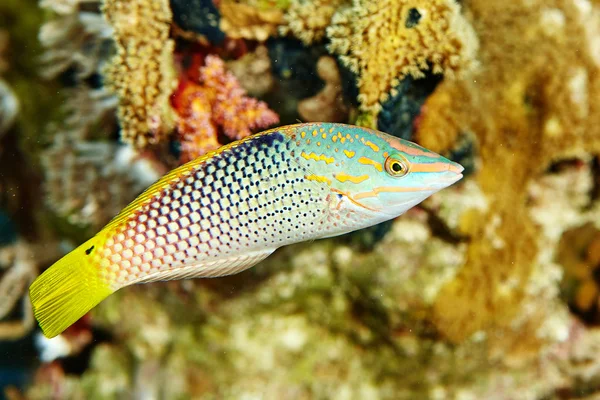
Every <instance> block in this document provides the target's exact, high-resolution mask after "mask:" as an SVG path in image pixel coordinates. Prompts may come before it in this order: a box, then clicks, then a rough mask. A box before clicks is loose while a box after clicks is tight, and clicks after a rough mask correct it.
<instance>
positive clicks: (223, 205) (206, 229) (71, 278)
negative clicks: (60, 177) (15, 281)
mask: <svg viewBox="0 0 600 400" xmlns="http://www.w3.org/2000/svg"><path fill="white" fill-rule="evenodd" d="M462 171H463V167H462V166H461V165H460V164H458V163H455V162H453V161H450V160H448V159H446V158H444V157H442V156H441V155H439V154H437V153H434V152H432V151H430V150H427V149H425V148H423V147H421V146H419V145H417V144H415V143H412V142H409V141H406V140H403V139H400V138H396V137H394V136H391V135H388V134H386V133H383V132H379V131H376V130H372V129H367V128H364V127H358V126H353V125H346V124H336V123H317V122H315V123H300V124H295V125H288V126H282V127H278V128H274V129H270V130H267V131H264V132H261V133H257V134H255V135H252V136H249V137H247V138H244V139H242V140H239V141H236V142H233V143H231V144H228V145H225V146H223V147H221V148H220V149H217V150H216V151H213V152H210V153H208V154H206V155H204V156H201V157H199V158H197V159H195V160H192V161H190V162H188V163H186V164H184V165H182V166H180V167H178V168H176V169H174V170H172V171H171V172H169V173H167V174H166V175H165V176H164V177H162V178H161V179H159V180H158V181H157V182H155V183H154V184H152V185H151V186H150V187H149V188H148V189H146V190H145V191H144V192H143V193H142V194H140V195H139V196H138V197H137V198H136V199H135V200H134V201H133V202H132V203H130V204H129V205H128V206H126V207H125V208H124V209H123V210H122V211H121V212H120V213H119V214H118V215H117V216H116V217H114V218H113V219H112V220H111V221H110V222H109V223H108V224H107V225H106V226H105V227H104V228H103V229H102V230H100V232H98V233H97V234H96V235H95V236H94V237H92V238H91V239H89V240H87V241H85V242H84V243H83V244H81V245H80V246H79V247H77V248H75V249H74V250H73V251H71V252H70V253H68V254H66V255H65V256H64V257H62V258H61V259H60V260H58V261H57V262H56V263H54V264H53V265H52V266H50V268H48V269H47V270H46V271H44V272H43V273H42V274H41V275H40V276H39V277H38V278H37V279H36V280H35V281H34V282H33V283H32V284H31V286H30V289H29V292H30V299H31V303H32V307H33V311H34V315H35V317H36V319H37V321H38V323H39V326H40V327H41V329H42V332H43V333H44V335H45V336H47V337H49V338H51V337H54V336H57V335H59V334H60V333H62V332H63V331H64V330H65V329H66V328H68V327H69V326H70V325H72V324H73V323H74V322H76V321H77V320H78V319H79V318H81V317H82V316H83V315H84V314H86V313H87V312H88V311H90V310H91V309H92V308H93V307H95V306H96V305H97V304H98V303H100V302H101V301H102V300H104V299H105V298H106V297H108V296H109V295H111V294H112V293H114V292H115V291H117V290H119V289H122V288H124V287H126V286H130V285H133V284H139V283H149V282H156V281H167V280H173V279H187V278H200V277H219V276H225V275H231V274H235V273H238V272H241V271H243V270H246V269H248V268H250V267H252V266H254V265H256V264H257V263H259V262H260V261H262V260H263V259H265V258H266V257H268V256H269V255H270V254H272V253H273V252H274V251H275V250H276V249H278V248H279V247H282V246H286V245H290V244H293V243H298V242H303V241H308V240H314V239H321V238H328V237H334V236H338V235H342V234H345V233H348V232H352V231H356V230H359V229H362V228H366V227H369V226H372V225H375V224H378V223H380V222H383V221H387V220H390V219H393V218H396V217H398V216H399V215H401V214H403V213H404V212H405V211H407V210H408V209H410V208H411V207H413V206H415V205H417V204H418V203H420V202H421V201H423V200H425V199H426V198H427V197H429V196H431V195H432V194H434V193H436V192H437V191H439V190H441V189H444V188H446V187H448V186H450V185H452V184H453V183H455V182H457V181H459V180H460V179H461V178H462Z"/></svg>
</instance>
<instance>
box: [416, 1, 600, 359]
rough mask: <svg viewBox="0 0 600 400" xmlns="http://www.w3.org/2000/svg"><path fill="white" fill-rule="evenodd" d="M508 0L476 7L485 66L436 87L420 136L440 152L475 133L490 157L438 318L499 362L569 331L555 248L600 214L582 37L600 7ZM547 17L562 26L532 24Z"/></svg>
mask: <svg viewBox="0 0 600 400" xmlns="http://www.w3.org/2000/svg"><path fill="white" fill-rule="evenodd" d="M505 5H506V4H505V3H502V4H500V2H494V1H493V2H472V3H470V4H469V12H470V13H471V14H472V18H473V21H474V27H475V29H476V30H477V31H478V34H479V37H480V38H481V56H480V58H481V63H482V69H481V71H480V72H479V73H478V74H476V75H474V76H473V78H472V79H470V80H463V81H461V80H455V81H446V80H445V81H444V82H442V83H441V84H440V86H439V87H438V89H437V90H436V92H434V93H433V95H432V96H431V97H430V98H429V99H428V100H427V101H426V103H425V107H426V109H427V111H426V112H425V113H424V114H423V115H422V118H421V119H420V123H419V131H418V136H417V138H418V140H420V142H421V143H422V144H424V145H425V146H429V147H431V148H433V149H436V150H440V151H444V150H445V149H449V147H450V146H452V144H451V143H453V142H454V141H455V140H456V138H457V137H458V135H459V134H460V133H461V132H464V131H469V132H473V133H474V134H475V135H476V137H477V143H478V152H479V154H480V156H481V160H482V162H481V165H480V170H479V172H478V174H477V177H476V179H477V182H478V183H479V185H480V187H481V190H482V192H483V193H484V194H485V196H486V198H487V199H488V202H489V207H488V209H487V210H486V211H483V212H472V213H466V214H464V215H463V216H462V217H461V218H459V223H458V227H457V229H458V230H459V231H460V232H461V233H462V235H464V236H466V237H468V238H469V247H468V250H467V260H466V263H465V265H464V266H463V268H462V269H461V270H460V272H459V273H458V274H457V275H456V277H455V279H454V280H453V281H451V282H449V283H448V284H447V285H446V286H445V287H444V288H443V290H442V291H441V292H440V295H439V297H438V300H437V301H436V304H435V306H434V321H435V325H436V327H437V328H438V329H439V330H440V331H441V333H442V334H444V335H445V336H446V337H447V338H449V339H451V340H453V341H456V342H460V341H462V340H464V339H465V338H468V337H471V336H472V335H475V334H478V333H480V334H483V335H486V336H487V337H488V338H489V340H490V346H491V347H492V348H494V347H496V345H497V347H496V349H495V351H493V352H494V353H495V354H497V355H499V356H500V354H501V356H500V357H501V358H510V357H511V354H512V353H511V352H512V351H513V350H514V351H515V354H518V355H519V356H518V357H517V358H520V359H523V357H524V356H525V355H527V354H528V355H532V354H535V353H537V352H538V351H539V349H540V348H541V347H544V344H548V343H554V342H556V341H557V340H558V341H560V340H565V338H566V337H567V336H568V326H567V325H568V322H567V320H566V319H565V318H564V317H561V315H563V316H564V315H565V314H566V309H565V307H564V305H560V304H558V299H557V282H558V281H559V280H560V277H561V267H560V266H559V265H557V264H556V262H555V261H554V258H555V256H556V254H555V252H556V247H557V244H558V241H559V240H560V236H561V235H562V233H563V232H565V231H566V230H570V229H572V228H574V227H576V226H579V225H582V224H586V223H589V222H593V221H598V220H600V218H599V215H598V204H597V199H596V201H595V202H593V199H590V197H589V196H590V193H591V192H592V188H593V176H594V170H593V169H592V165H591V164H592V163H591V162H590V156H591V155H597V154H598V153H599V152H600V147H599V146H600V140H598V138H599V137H600V132H599V131H598V122H597V121H598V119H599V118H600V112H599V109H598V105H597V104H596V103H595V102H593V101H591V99H594V98H598V95H599V93H598V90H600V81H599V80H598V76H599V75H598V68H599V65H600V64H599V63H598V61H597V60H596V59H595V58H594V55H593V54H594V53H593V50H592V48H590V47H589V43H590V42H588V41H586V40H582V38H586V37H587V36H586V35H587V34H586V32H587V31H588V27H597V26H598V21H599V19H598V18H599V13H598V11H597V10H595V11H594V12H591V9H585V7H586V6H585V5H584V4H583V3H581V4H579V5H578V4H575V3H571V2H566V1H564V2H563V1H556V2H553V7H554V8H547V7H549V6H548V5H547V4H546V3H543V4H542V2H528V3H527V4H525V3H518V4H517V3H515V4H511V5H510V7H505ZM580 7H584V8H583V9H582V8H580ZM590 7H591V5H590ZM549 13H550V14H549ZM548 15H554V16H558V17H559V18H558V19H557V21H555V22H556V24H553V25H550V26H549V25H546V24H543V23H541V22H539V23H533V22H532V21H545V19H544V17H545V16H548ZM555 19H556V18H555ZM516 38H520V39H516ZM458 99H460V100H459V101H457V100H458ZM474 111H477V112H474ZM571 158H578V159H580V160H582V163H581V166H579V167H577V168H576V170H575V171H574V172H571V173H570V172H569V171H565V172H564V174H569V173H570V174H571V175H569V177H568V178H561V177H560V176H550V177H548V178H544V179H542V177H543V176H544V174H546V173H547V171H548V170H549V169H550V168H551V166H552V165H553V163H555V162H558V161H561V160H565V159H571ZM573 174H574V175H573ZM575 178H577V179H576V180H574V179H575ZM567 194H568V195H567ZM561 320H562V322H561ZM525 337H526V338H528V339H529V340H527V341H525V340H523V338H525ZM498 338H502V339H500V340H498ZM525 358H526V357H525Z"/></svg>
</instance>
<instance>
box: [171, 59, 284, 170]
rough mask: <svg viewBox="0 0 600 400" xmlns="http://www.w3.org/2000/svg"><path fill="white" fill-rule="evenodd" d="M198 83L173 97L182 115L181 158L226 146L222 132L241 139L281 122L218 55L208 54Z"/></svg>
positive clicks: (182, 86)
mask: <svg viewBox="0 0 600 400" xmlns="http://www.w3.org/2000/svg"><path fill="white" fill-rule="evenodd" d="M198 81H199V82H198V83H195V82H192V81H184V82H182V83H181V84H180V86H179V88H178V90H177V91H176V92H175V94H174V95H173V97H172V104H173V107H174V108H175V110H177V112H178V114H179V116H180V118H179V123H178V133H179V140H180V142H181V161H182V162H186V161H189V160H192V159H194V158H196V157H198V156H200V155H202V154H205V153H206V152H208V151H211V150H214V149H216V148H218V147H219V146H221V145H222V143H220V142H219V140H218V136H219V133H220V132H222V133H224V134H225V135H226V136H227V137H228V138H230V139H232V140H237V139H241V138H244V137H246V136H248V135H250V134H251V133H252V130H253V129H257V128H264V127H267V126H269V125H272V124H275V123H277V122H279V116H278V115H277V114H276V113H275V112H273V111H272V110H270V109H269V108H268V107H267V104H266V103H264V102H262V101H259V100H256V99H254V98H250V97H247V96H246V91H245V90H244V89H243V88H242V87H241V86H240V84H239V82H238V81H237V79H236V78H235V76H233V74H231V73H230V72H228V71H227V70H226V67H225V63H224V62H223V60H221V59H220V58H219V57H218V56H215V55H208V56H206V59H205V60H204V66H203V67H200V74H199V77H198Z"/></svg>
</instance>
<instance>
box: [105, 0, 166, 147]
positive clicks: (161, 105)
mask: <svg viewBox="0 0 600 400" xmlns="http://www.w3.org/2000/svg"><path fill="white" fill-rule="evenodd" d="M103 12H104V14H105V15H106V18H107V19H108V21H109V23H110V24H111V25H112V27H113V29H114V39H115V42H116V44H117V54H116V55H115V56H114V57H113V59H112V60H111V62H110V64H109V65H108V66H107V68H106V78H107V86H108V87H109V89H110V90H111V91H113V92H115V93H116V94H117V95H118V97H119V112H118V115H119V120H120V122H121V130H122V133H121V140H123V141H124V142H126V143H130V144H133V145H134V146H136V147H144V146H146V145H148V144H154V143H157V142H158V141H159V140H160V139H161V138H162V137H163V136H164V135H165V134H166V133H168V132H169V131H171V129H172V128H173V125H174V113H173V111H172V110H171V108H170V106H169V96H170V94H171V92H172V90H173V89H174V88H175V86H176V79H175V72H174V67H173V65H172V62H173V61H172V60H173V58H172V54H173V49H174V43H173V41H172V40H170V39H169V29H170V24H171V17H172V15H171V10H170V8H169V1H168V0H129V1H120V0H106V1H105V2H104V8H103Z"/></svg>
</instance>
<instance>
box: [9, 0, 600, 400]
mask: <svg viewBox="0 0 600 400" xmlns="http://www.w3.org/2000/svg"><path fill="white" fill-rule="evenodd" d="M297 120H301V121H332V122H333V121H335V122H347V123H354V124H357V125H363V126H368V127H373V128H378V129H380V130H383V131H386V132H388V133H391V134H394V135H396V136H399V137H402V138H405V139H409V140H413V141H415V142H418V143H419V144H421V145H423V146H425V147H428V148H430V149H432V150H434V151H437V152H440V153H442V154H444V155H446V156H448V157H450V158H452V159H453V160H455V161H458V162H460V163H462V164H463V165H464V166H465V167H466V172H467V173H466V177H465V178H464V179H463V180H462V181H461V182H460V183H459V184H457V185H454V186H452V187H451V188H449V189H446V190H444V191H442V192H441V193H439V194H436V195H434V196H433V198H431V199H429V200H427V201H426V202H425V203H424V204H422V205H421V206H419V207H417V208H415V209H413V210H411V211H410V212H408V213H407V214H406V215H404V216H402V217H400V218H398V219H396V220H395V221H392V222H390V223H385V224H382V225H379V226H376V227H373V228H371V229H367V230H364V231H361V232H357V233H354V234H351V235H347V236H343V237H339V238H334V239H328V240H321V241H316V242H312V243H303V244H299V245H296V246H292V247H288V248H284V249H281V250H279V251H278V252H277V253H276V254H275V255H273V256H271V257H270V258H269V259H267V260H266V261H264V262H262V263H261V264H259V265H258V266H257V267H255V268H253V269H251V270H248V271H246V272H243V273H241V274H239V275H236V276H232V277H227V278H220V279H212V280H210V279H207V280H189V281H177V282H168V283H159V284H151V285H141V286H136V287H131V288H127V289H125V290H122V291H120V292H118V293H116V294H115V295H113V296H111V297H109V298H108V299H107V300H106V301H104V302H103V303H101V304H100V305H99V306H98V307H96V308H95V309H94V310H93V311H92V312H91V313H89V314H88V315H86V316H85V317H84V318H82V319H81V320H80V321H79V322H78V323H77V324H75V325H74V326H73V327H71V328H70V329H69V330H67V331H66V332H65V333H64V334H62V335H60V336H59V337H57V338H55V339H53V340H47V339H44V338H43V337H42V336H41V334H40V333H39V331H38V330H37V329H36V324H35V322H34V320H33V317H32V313H31V309H30V305H29V300H28V297H27V288H28V286H29V284H30V283H31V281H32V280H33V279H35V277H36V276H37V275H38V274H39V273H40V272H41V271H43V270H44V269H45V268H47V267H48V266H49V265H50V264H52V262H54V261H55V260H56V259H58V258H59V257H60V256H61V255H63V254H65V253H66V252H68V251H69V250H70V249H72V248H73V247H74V246H76V245H78V244H80V243H82V242H83V241H84V240H85V239H87V238H88V237H90V236H91V235H93V234H94V233H95V232H96V231H97V230H98V229H99V228H101V227H102V226H103V225H104V224H105V223H106V222H107V221H108V220H109V219H110V218H111V217H112V216H114V215H115V214H117V213H118V211H119V210H120V209H121V208H122V207H123V206H125V205H126V204H128V203H129V202H130V201H131V200H132V199H133V198H134V197H135V196H136V195H137V194H139V193H140V192H141V191H142V190H143V189H144V188H145V187H147V186H148V185H149V184H150V183H152V182H153V181H154V180H156V179H157V178H159V177H160V176H161V175H163V174H164V173H165V172H166V171H168V170H170V169H171V168H173V167H175V166H177V165H179V164H181V163H183V162H185V161H187V160H190V159H192V158H195V157H197V156H199V155H201V154H204V153H206V152H207V151H210V150H213V149H216V148H218V147H219V146H221V145H223V144H226V143H228V142H230V141H233V140H236V139H239V138H242V137H245V136H247V135H249V134H251V133H253V132H258V131H260V130H263V129H265V128H268V127H271V126H276V125H283V124H288V123H294V122H296V121H297ZM0 389H1V390H2V395H3V396H5V398H7V399H10V400H17V399H51V398H52V399H62V398H67V399H125V398H143V399H160V398H164V399H186V398H198V399H229V398H232V399H348V400H350V399H433V400H438V399H439V400H441V399H459V400H471V399H498V400H500V399H531V400H537V399H540V400H542V399H544V400H546V399H548V400H550V399H588V400H590V399H598V398H599V396H600V2H599V1H598V0H513V1H500V0H463V1H456V0H330V1H325V0H212V1H211V0H170V1H168V0H104V1H94V0H40V1H39V2H37V1H33V0H3V1H2V2H0Z"/></svg>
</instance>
